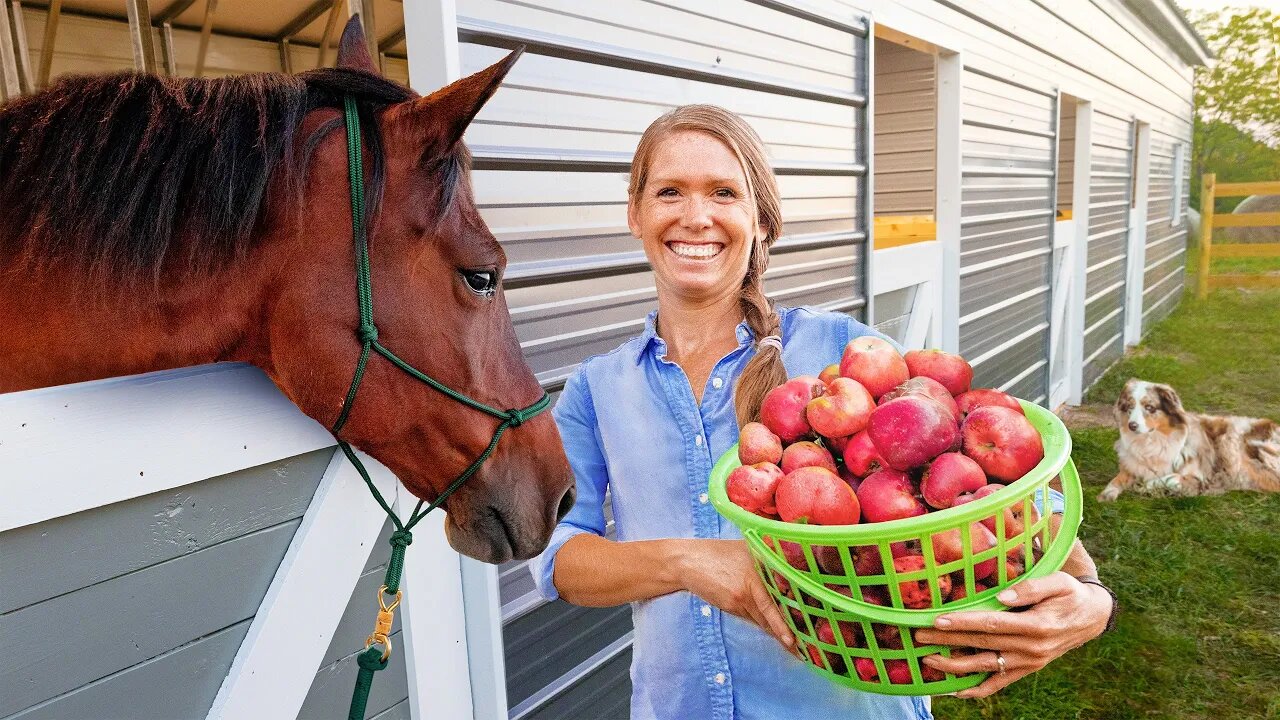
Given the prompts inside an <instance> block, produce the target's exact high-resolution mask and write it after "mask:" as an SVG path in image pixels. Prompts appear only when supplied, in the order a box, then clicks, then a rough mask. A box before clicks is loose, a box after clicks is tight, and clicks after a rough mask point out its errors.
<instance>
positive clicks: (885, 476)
mask: <svg viewBox="0 0 1280 720" xmlns="http://www.w3.org/2000/svg"><path fill="white" fill-rule="evenodd" d="M858 503H859V504H860V505H861V507H862V516H863V518H865V519H866V521H867V522H886V521H888V520H898V519H901V518H908V517H915V516H917V515H923V514H925V513H926V512H928V509H927V508H925V506H924V505H923V504H922V503H921V502H920V501H919V500H917V499H916V495H915V488H914V487H912V485H911V477H910V476H909V475H907V474H906V473H904V472H901V471H899V470H890V469H885V470H877V471H875V472H873V473H871V474H870V475H868V476H867V478H866V479H865V480H863V481H862V484H861V485H859V486H858Z"/></svg>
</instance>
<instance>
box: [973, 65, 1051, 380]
mask: <svg viewBox="0 0 1280 720" xmlns="http://www.w3.org/2000/svg"><path fill="white" fill-rule="evenodd" d="M963 88H964V90H963V110H962V112H963V123H962V128H961V133H962V134H961V141H962V170H961V176H962V185H961V191H962V192H961V194H962V197H961V221H960V225H961V239H960V353H961V354H962V355H964V356H965V357H966V358H967V359H969V362H970V363H971V364H972V365H973V367H974V384H975V386H978V387H996V388H1000V389H1002V390H1004V391H1005V392H1008V393H1011V394H1013V395H1015V396H1017V397H1020V398H1023V399H1025V400H1029V401H1032V402H1036V403H1040V404H1046V403H1047V402H1048V399H1049V342H1050V336H1049V327H1050V324H1049V320H1050V309H1051V296H1052V289H1051V283H1052V280H1051V270H1052V266H1053V222H1054V195H1055V185H1056V177H1057V175H1056V172H1057V171H1056V168H1055V162H1054V159H1055V153H1056V150H1057V139H1056V138H1057V134H1056V125H1057V116H1058V110H1057V93H1056V92H1055V91H1049V90H1044V89H1040V88H1035V87H1030V86H1027V85H1022V84H1019V83H1015V82H1011V81H1009V80H1006V79H1003V78H1002V77H1000V76H998V75H996V74H994V73H991V72H988V71H985V70H980V69H976V68H973V67H965V69H964V76H963Z"/></svg>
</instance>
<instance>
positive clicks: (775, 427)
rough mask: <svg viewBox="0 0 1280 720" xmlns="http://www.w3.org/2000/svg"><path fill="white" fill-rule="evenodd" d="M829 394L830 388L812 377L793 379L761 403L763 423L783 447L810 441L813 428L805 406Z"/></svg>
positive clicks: (776, 389)
mask: <svg viewBox="0 0 1280 720" xmlns="http://www.w3.org/2000/svg"><path fill="white" fill-rule="evenodd" d="M826 391H827V386H826V384H825V383H823V382H822V381H821V380H819V379H818V378H816V377H813V376H812V375H801V376H800V377H797V378H792V379H790V380H788V381H786V382H784V383H782V384H781V385H779V386H778V387H776V388H774V389H772V390H770V391H769V392H768V394H766V395H765V396H764V400H763V401H762V402H761V403H760V422H762V423H764V426H765V427H767V428H769V430H771V431H772V432H773V434H775V435H777V436H778V437H779V438H781V439H782V442H783V443H791V442H795V441H796V440H799V439H801V438H804V437H808V436H809V435H810V434H811V433H812V432H813V428H812V427H810V426H809V421H808V420H806V419H805V406H806V405H808V404H809V401H810V400H812V399H814V398H816V397H819V396H821V395H822V394H823V393H825V392H826Z"/></svg>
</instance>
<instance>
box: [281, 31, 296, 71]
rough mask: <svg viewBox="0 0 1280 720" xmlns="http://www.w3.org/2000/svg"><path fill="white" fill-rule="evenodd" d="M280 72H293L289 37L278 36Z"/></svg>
mask: <svg viewBox="0 0 1280 720" xmlns="http://www.w3.org/2000/svg"><path fill="white" fill-rule="evenodd" d="M279 45H280V72H282V73H287V74H289V75H292V74H293V58H292V57H290V55H289V38H280V42H279Z"/></svg>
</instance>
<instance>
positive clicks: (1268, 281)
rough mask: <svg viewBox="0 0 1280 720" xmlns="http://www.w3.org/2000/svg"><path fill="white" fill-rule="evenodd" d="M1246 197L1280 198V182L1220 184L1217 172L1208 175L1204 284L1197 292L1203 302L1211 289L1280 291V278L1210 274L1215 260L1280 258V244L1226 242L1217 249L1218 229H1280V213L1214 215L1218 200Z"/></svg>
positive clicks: (1203, 212) (1203, 202) (1203, 210)
mask: <svg viewBox="0 0 1280 720" xmlns="http://www.w3.org/2000/svg"><path fill="white" fill-rule="evenodd" d="M1245 195H1280V180H1268V181H1265V182H1247V183H1222V184H1221V185H1219V184H1217V183H1216V182H1215V176H1214V174H1213V173H1205V174H1204V179H1203V184H1202V185H1201V192H1200V282H1199V283H1198V288H1197V289H1196V296H1197V297H1198V298H1200V299H1204V298H1205V296H1206V295H1208V293H1209V289H1210V288H1219V287H1258V288H1280V275H1257V274H1245V273H1224V274H1220V275H1212V274H1210V272H1209V266H1210V265H1211V264H1212V261H1213V258H1214V257H1220V258H1250V257H1261V258H1280V243H1224V244H1221V245H1218V246H1216V247H1215V246H1214V244H1213V231H1214V229H1216V228H1224V227H1270V226H1280V212H1255V213H1241V214H1238V215H1237V214H1223V215H1217V216H1215V215H1214V212H1213V200H1214V198H1217V197H1241V196H1245Z"/></svg>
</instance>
